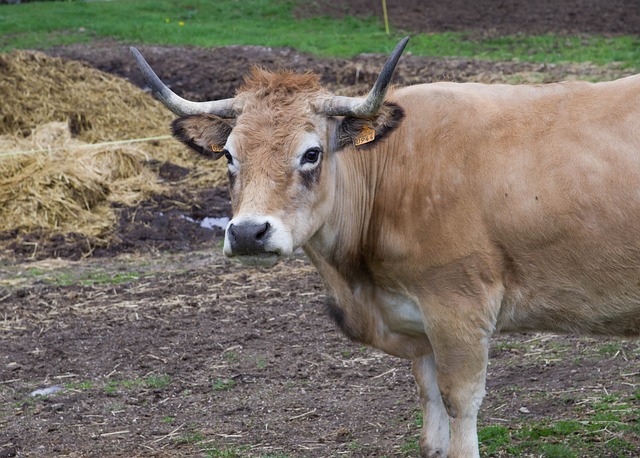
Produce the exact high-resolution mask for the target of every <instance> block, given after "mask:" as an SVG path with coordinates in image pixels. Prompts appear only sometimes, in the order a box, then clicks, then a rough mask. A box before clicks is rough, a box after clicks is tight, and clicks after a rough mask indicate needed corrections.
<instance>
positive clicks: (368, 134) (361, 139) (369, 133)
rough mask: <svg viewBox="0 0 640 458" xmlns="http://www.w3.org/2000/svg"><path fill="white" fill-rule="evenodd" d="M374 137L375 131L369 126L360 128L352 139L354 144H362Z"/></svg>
mask: <svg viewBox="0 0 640 458" xmlns="http://www.w3.org/2000/svg"><path fill="white" fill-rule="evenodd" d="M375 139H376V131H375V130H373V129H372V128H371V127H369V126H365V127H363V128H362V130H361V131H360V133H359V134H358V136H357V137H356V138H355V139H354V140H353V144H354V145H355V146H360V145H364V144H365V143H370V142H372V141H374V140H375Z"/></svg>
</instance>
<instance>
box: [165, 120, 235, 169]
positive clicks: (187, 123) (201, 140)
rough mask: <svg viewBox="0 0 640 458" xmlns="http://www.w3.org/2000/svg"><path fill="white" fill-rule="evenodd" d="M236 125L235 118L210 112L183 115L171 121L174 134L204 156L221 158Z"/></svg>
mask: <svg viewBox="0 0 640 458" xmlns="http://www.w3.org/2000/svg"><path fill="white" fill-rule="evenodd" d="M233 126H234V120H233V119H226V118H221V117H219V116H215V115H210V114H198V115H189V116H183V117H181V118H178V119H176V120H175V121H173V122H172V123H171V131H172V132H173V136H174V137H176V138H177V139H178V140H180V141H181V142H182V143H184V144H185V145H187V146H189V147H190V148H193V149H194V150H196V151H197V152H198V153H200V154H202V155H203V156H206V157H210V158H213V159H219V158H221V157H222V156H223V155H224V153H223V149H224V145H225V144H226V143H227V138H228V137H229V134H231V130H232V129H233Z"/></svg>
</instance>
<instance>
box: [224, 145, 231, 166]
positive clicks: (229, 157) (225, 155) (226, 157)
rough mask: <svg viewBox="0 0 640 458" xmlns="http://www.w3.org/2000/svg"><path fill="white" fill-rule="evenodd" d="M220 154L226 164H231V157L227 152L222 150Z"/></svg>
mask: <svg viewBox="0 0 640 458" xmlns="http://www.w3.org/2000/svg"><path fill="white" fill-rule="evenodd" d="M222 154H224V157H225V159H226V160H227V164H233V156H232V155H231V153H230V152H229V151H228V150H226V149H225V150H222Z"/></svg>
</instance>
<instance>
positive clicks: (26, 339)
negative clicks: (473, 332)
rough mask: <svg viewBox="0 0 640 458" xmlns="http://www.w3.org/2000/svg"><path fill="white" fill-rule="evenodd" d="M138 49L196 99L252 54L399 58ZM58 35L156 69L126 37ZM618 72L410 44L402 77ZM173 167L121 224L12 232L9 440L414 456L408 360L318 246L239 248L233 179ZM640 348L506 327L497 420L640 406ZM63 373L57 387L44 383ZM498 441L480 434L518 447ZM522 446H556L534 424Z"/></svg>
mask: <svg viewBox="0 0 640 458" xmlns="http://www.w3.org/2000/svg"><path fill="white" fill-rule="evenodd" d="M343 3H345V4H347V5H348V8H350V9H349V10H348V11H345V8H347V7H333V6H331V5H334V2H328V1H322V2H318V1H316V2H311V1H309V2H308V3H307V5H306V9H301V10H300V11H299V12H298V14H300V15H305V14H314V13H315V12H317V11H329V12H330V13H332V14H344V13H345V12H351V13H353V12H360V11H367V10H366V9H365V6H366V5H368V4H369V3H366V2H363V1H362V2H361V1H356V2H343ZM375 3H376V7H378V4H379V2H375ZM459 3H460V5H462V4H463V3H464V5H468V4H469V2H459ZM632 3H634V2H632V1H631V0H613V1H607V2H605V1H596V0H590V1H587V0H584V1H582V0H581V1H573V2H551V0H549V1H544V2H520V1H518V2H498V1H489V0H485V1H483V2H473V6H471V7H469V8H468V9H465V8H463V7H462V6H460V7H456V6H455V5H453V6H452V5H451V4H450V3H448V4H447V5H448V7H446V8H445V7H443V6H441V5H444V3H442V2H441V3H437V2H432V1H428V2H418V1H416V0H403V1H398V2H393V4H392V3H391V2H389V5H390V15H391V20H392V23H393V24H394V26H396V27H399V28H404V29H406V30H409V31H418V30H420V31H421V30H432V31H435V30H473V31H480V32H481V33H514V32H520V33H539V32H540V31H556V32H567V33H576V32H581V33H594V32H598V33H606V34H618V33H638V31H639V30H640V28H639V27H640V9H638V8H637V6H636V5H634V4H632ZM417 5H422V6H424V8H420V9H416V8H417ZM517 5H519V7H518V6H517ZM376 14H378V13H376ZM140 49H141V50H142V51H143V52H144V54H145V56H146V57H147V58H148V60H149V62H150V63H151V65H152V66H153V67H154V68H155V69H156V70H157V72H158V73H159V74H160V75H161V77H162V78H163V79H164V80H165V81H166V82H167V83H168V84H169V85H171V86H172V88H173V89H174V90H176V91H177V92H179V93H181V94H183V95H184V96H186V97H188V98H192V99H195V100H204V99H214V98H222V97H228V96H230V95H232V94H233V91H234V88H235V87H237V85H238V84H239V82H240V80H241V78H242V75H244V74H245V73H246V72H247V71H248V69H249V68H250V66H251V65H254V64H259V65H262V66H265V67H268V68H275V67H288V68H296V69H305V70H306V69H310V70H314V71H316V72H318V73H320V74H321V75H323V81H324V83H325V84H327V85H328V86H330V87H331V88H332V89H334V90H336V91H337V92H340V93H344V94H352V93H356V92H362V91H364V90H366V89H367V88H368V85H369V84H370V83H371V82H372V81H373V79H374V78H375V76H376V72H377V70H378V69H379V66H380V65H381V64H382V62H383V61H384V58H385V57H384V56H375V55H364V56H358V57H356V58H354V59H352V60H350V61H345V60H340V59H317V58H314V57H312V56H308V55H304V54H300V53H298V52H295V51H294V50H291V49H269V48H260V47H226V48H217V49H198V48H171V47H161V46H141V47H140ZM48 52H49V53H51V54H52V55H57V56H63V57H67V58H70V59H77V60H82V61H85V62H88V63H89V64H91V65H93V66H95V67H96V68H99V69H101V70H104V71H107V72H110V73H114V74H117V75H120V76H123V77H125V78H128V79H130V80H131V81H133V82H134V83H136V84H138V85H140V86H143V82H142V80H141V77H140V76H139V73H138V71H137V69H136V68H134V66H133V65H134V64H133V62H132V59H131V57H130V56H129V54H128V51H127V46H125V45H122V44H118V43H113V42H99V43H94V44H91V45H73V46H67V47H61V48H56V49H52V50H48ZM622 74H624V72H623V71H621V70H619V69H617V68H615V67H609V68H598V67H594V66H590V65H566V66H563V65H541V64H528V63H514V62H498V63H487V62H482V61H475V60H473V59H446V60H442V59H432V58H424V57H416V56H411V55H407V56H404V57H403V59H402V60H401V63H400V65H399V68H398V72H397V75H396V79H395V82H396V83H397V84H410V83H414V82H421V81H426V82H430V81H439V80H454V81H484V82H496V81H506V82H518V81H533V82H544V81H555V80H560V79H566V78H583V77H588V76H593V77H598V78H613V77H616V76H619V75H622ZM164 167H165V168H164V169H163V170H162V171H161V174H162V175H163V178H164V179H166V180H168V181H170V182H171V183H173V184H174V185H175V190H176V191H175V195H174V196H172V197H171V198H156V199H152V200H150V201H148V202H145V203H143V204H142V205H140V206H138V207H136V208H122V209H121V224H120V225H119V227H118V228H117V229H116V232H115V234H114V237H113V239H112V240H111V241H110V242H109V243H108V244H100V243H96V241H92V240H86V239H83V238H81V237H78V236H77V235H74V234H58V235H55V236H51V235H48V234H30V235H27V236H22V235H21V236H18V235H17V234H0V237H3V238H4V240H12V241H13V243H12V244H11V245H10V247H9V250H7V251H6V252H5V253H3V257H2V258H1V259H0V336H1V339H2V340H1V343H0V458H4V457H11V456H25V457H27V456H29V457H52V456H55V457H62V456H70V457H85V456H87V457H92V456H119V457H133V456H145V457H146V456H149V457H177V456H210V457H218V456H219V457H234V456H256V457H258V456H260V457H267V456H270V457H284V456H287V457H303V456H304V457H328V456H347V457H373V456H398V457H404V456H418V452H417V448H416V435H417V432H418V430H419V428H418V423H419V418H418V414H417V407H418V404H417V395H416V393H415V388H414V383H413V379H412V376H411V373H410V370H409V365H408V363H407V362H405V361H401V360H398V359H395V358H392V357H389V356H387V355H384V354H382V353H380V352H377V351H375V350H371V349H368V348H364V347H361V346H358V345H354V344H352V343H350V342H349V341H348V340H347V339H345V338H344V337H343V336H341V335H340V333H339V332H338V331H337V330H335V329H334V326H333V325H332V323H331V322H330V321H329V320H328V319H327V318H326V317H325V314H324V310H323V305H322V304H323V302H324V299H325V293H324V291H323V289H322V287H321V284H320V281H319V279H318V277H317V275H316V274H315V272H314V270H313V268H312V267H311V266H310V265H309V263H308V262H307V261H306V259H305V258H304V257H303V256H302V255H296V256H294V257H293V258H292V259H290V260H288V261H287V262H285V263H282V264H280V265H278V266H276V267H275V268H273V269H270V270H262V269H248V268H245V267H241V266H238V265H236V264H235V263H233V262H230V261H229V260H227V259H225V258H223V257H222V255H221V253H220V251H221V250H220V244H221V240H222V230H220V229H205V228H202V227H200V225H199V224H198V223H197V221H198V220H201V219H202V218H205V217H228V216H229V213H230V208H229V205H228V197H227V193H226V190H224V189H191V188H190V187H189V183H188V182H185V180H184V177H185V171H183V170H180V169H178V168H176V167H172V166H171V165H170V164H169V165H165V166H164ZM194 220H195V222H194ZM639 354H640V348H639V346H638V343H637V342H630V341H620V340H615V339H593V338H577V337H560V336H548V335H538V334H529V335H513V336H498V337H496V339H495V341H494V342H493V344H492V349H491V365H490V367H489V376H488V388H487V391H488V394H487V397H486V399H485V402H484V404H483V407H482V414H481V419H480V423H481V426H483V427H486V426H502V427H506V428H508V430H509V431H511V432H512V433H513V434H514V435H515V434H516V433H517V431H519V428H520V427H521V426H522V425H523V424H533V423H536V424H537V423H542V424H546V423H544V422H557V421H560V420H576V419H577V420H584V421H587V420H588V419H591V418H593V414H594V412H597V411H598V409H602V406H603V405H604V404H603V403H606V405H607V406H609V407H610V408H611V409H612V410H613V411H617V410H616V406H619V405H628V404H632V405H634V404H635V405H636V406H637V403H638V394H637V393H638V391H637V389H638V388H637V387H638V383H640V361H639V359H640V357H639ZM51 387H60V388H61V389H60V390H59V391H57V392H56V393H54V394H51V395H47V396H38V397H34V396H30V393H32V392H33V391H34V390H36V389H42V388H51ZM622 410H623V411H622V413H620V416H619V421H620V422H623V423H628V424H633V423H634V422H636V421H637V418H632V417H631V416H632V415H633V412H637V409H635V410H634V409H629V412H630V413H628V414H627V413H625V410H624V409H622ZM637 431H638V430H637V429H635V430H632V431H627V430H625V431H624V432H621V431H618V430H614V429H607V428H606V427H604V428H602V429H601V430H598V431H597V432H595V433H593V434H592V435H591V436H589V437H588V439H589V441H590V442H589V443H590V447H591V448H590V453H589V454H588V455H585V456H593V457H595V456H600V457H606V456H624V457H637V456H639V455H640V436H639V435H638V433H637ZM566 440H567V441H569V442H570V440H572V439H571V438H567V439H566ZM621 442H622V443H624V444H625V445H624V446H621V447H619V448H616V449H615V452H614V451H612V450H613V449H612V448H611V446H612V444H617V443H621ZM488 444H490V441H487V443H485V445H483V452H484V453H486V454H490V455H491V456H509V453H508V452H507V451H506V448H502V449H500V448H499V449H498V451H496V452H494V451H491V450H490V449H489V448H488V446H489V445H488ZM521 456H540V452H539V450H538V449H537V448H536V446H535V445H534V444H532V445H530V446H525V448H524V452H523V453H522V455H521ZM547 456H553V455H547Z"/></svg>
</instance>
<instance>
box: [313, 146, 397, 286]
mask: <svg viewBox="0 0 640 458" xmlns="http://www.w3.org/2000/svg"><path fill="white" fill-rule="evenodd" d="M385 160H386V159H385V154H384V153H383V152H380V151H376V150H371V151H367V150H365V151H360V150H347V151H343V152H340V153H338V156H337V157H336V161H337V164H336V168H335V174H336V187H335V189H336V191H335V192H336V194H335V199H334V205H333V211H332V212H331V214H330V216H329V217H328V218H327V221H326V222H325V224H324V225H323V227H322V228H321V229H320V230H319V231H318V233H317V234H316V236H315V237H313V239H312V240H311V242H310V243H309V247H308V250H309V249H310V250H311V251H313V252H314V254H313V255H312V256H313V257H322V258H323V259H324V260H325V261H326V262H328V263H329V264H331V265H332V266H334V267H335V268H337V269H339V270H340V271H341V273H343V274H344V275H346V276H347V277H349V276H350V275H352V273H353V272H355V271H362V270H363V269H364V270H366V265H363V264H366V257H368V256H371V255H374V252H373V250H374V249H375V248H374V247H376V246H377V241H376V240H373V238H375V237H377V231H374V230H372V224H375V223H372V216H373V209H374V207H375V201H376V197H377V195H378V192H379V185H380V179H381V176H382V171H383V169H384V163H385Z"/></svg>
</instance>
